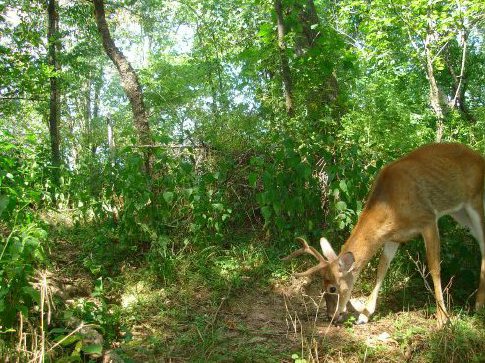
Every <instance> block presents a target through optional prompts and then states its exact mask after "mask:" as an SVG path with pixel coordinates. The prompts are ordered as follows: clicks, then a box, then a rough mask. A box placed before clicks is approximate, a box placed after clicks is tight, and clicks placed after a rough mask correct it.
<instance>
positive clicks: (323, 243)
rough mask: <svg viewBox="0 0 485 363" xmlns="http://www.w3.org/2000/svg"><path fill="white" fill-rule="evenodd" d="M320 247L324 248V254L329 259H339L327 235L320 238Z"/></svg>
mask: <svg viewBox="0 0 485 363" xmlns="http://www.w3.org/2000/svg"><path fill="white" fill-rule="evenodd" d="M320 247H321V248H322V252H323V255H324V256H325V258H326V259H327V260H328V261H333V260H336V259H337V254H336V253H335V251H334V250H333V248H332V246H331V245H330V242H328V240H327V239H326V238H325V237H322V238H320Z"/></svg>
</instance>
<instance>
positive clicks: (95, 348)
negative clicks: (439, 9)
mask: <svg viewBox="0 0 485 363" xmlns="http://www.w3.org/2000/svg"><path fill="white" fill-rule="evenodd" d="M81 350H82V351H83V352H84V353H86V354H97V355H101V354H102V353H103V346H102V345H101V344H89V345H86V346H84V347H82V349H81Z"/></svg>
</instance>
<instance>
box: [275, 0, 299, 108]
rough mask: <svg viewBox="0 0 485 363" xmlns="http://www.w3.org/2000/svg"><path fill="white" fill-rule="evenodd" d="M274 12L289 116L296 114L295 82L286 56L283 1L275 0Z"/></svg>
mask: <svg viewBox="0 0 485 363" xmlns="http://www.w3.org/2000/svg"><path fill="white" fill-rule="evenodd" d="M274 11H275V14H276V23H277V31H278V51H279V56H280V65H281V78H282V79H283V90H284V94H285V104H286V112H287V114H288V116H293V114H294V111H295V110H294V104H293V81H292V78H291V70H290V63H289V60H288V55H287V54H286V51H287V50H286V41H285V33H286V31H285V22H284V17H283V8H282V3H281V0H274Z"/></svg>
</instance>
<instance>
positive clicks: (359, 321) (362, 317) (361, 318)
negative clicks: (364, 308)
mask: <svg viewBox="0 0 485 363" xmlns="http://www.w3.org/2000/svg"><path fill="white" fill-rule="evenodd" d="M368 321H369V317H368V316H367V315H364V314H359V318H358V319H357V322H356V324H359V325H360V324H367V322H368Z"/></svg>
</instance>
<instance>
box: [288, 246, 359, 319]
mask: <svg viewBox="0 0 485 363" xmlns="http://www.w3.org/2000/svg"><path fill="white" fill-rule="evenodd" d="M297 240H298V241H299V242H300V243H301V244H302V247H301V248H300V249H299V250H296V251H295V252H293V253H292V254H290V255H289V256H287V257H285V258H284V260H289V259H291V258H293V257H296V256H299V255H302V254H305V253H307V254H310V255H312V256H313V257H315V258H316V259H317V260H318V264H317V265H315V266H313V267H311V268H309V269H308V270H306V271H304V272H298V273H296V274H295V276H299V277H301V276H309V275H313V274H314V273H317V272H318V273H320V275H321V276H322V279H323V291H324V292H325V295H324V297H325V302H326V304H327V315H328V317H329V318H330V319H332V320H335V319H336V320H339V319H340V317H341V314H342V313H344V312H345V311H346V310H347V304H348V303H349V300H350V293H351V291H352V287H353V285H354V280H355V276H354V274H353V273H352V271H353V270H354V262H355V259H354V255H353V254H352V252H346V253H343V254H342V255H341V256H337V254H336V253H335V251H334V250H333V248H332V246H331V245H330V243H329V242H328V240H327V239H326V238H324V237H322V238H321V239H320V247H321V249H322V253H323V255H322V254H320V252H318V251H317V250H316V249H315V248H314V247H312V246H310V245H308V243H307V242H306V241H305V240H304V239H303V238H300V237H299V238H297Z"/></svg>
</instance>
